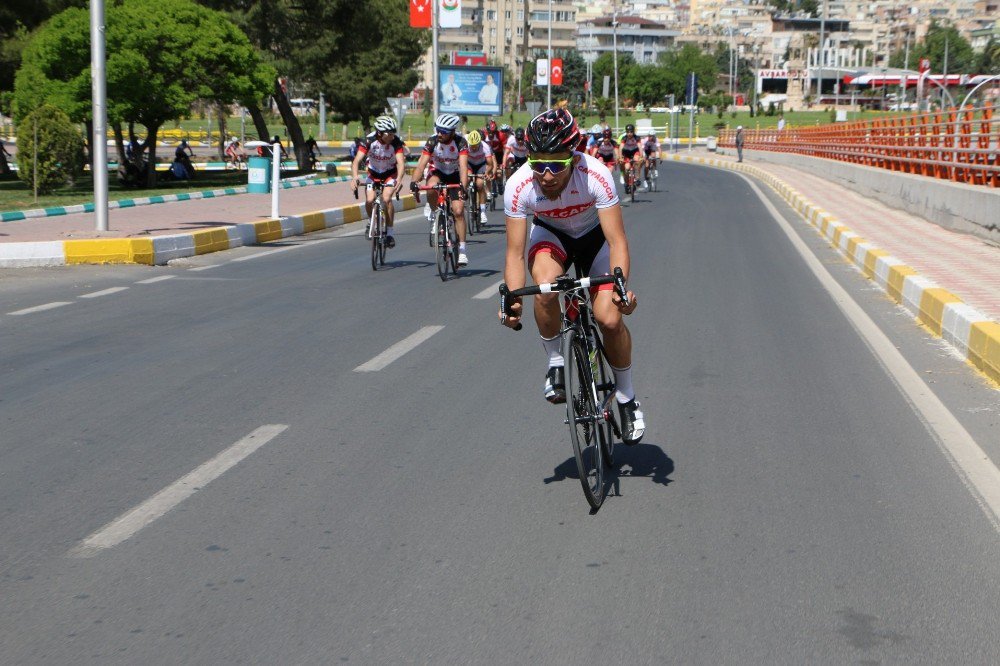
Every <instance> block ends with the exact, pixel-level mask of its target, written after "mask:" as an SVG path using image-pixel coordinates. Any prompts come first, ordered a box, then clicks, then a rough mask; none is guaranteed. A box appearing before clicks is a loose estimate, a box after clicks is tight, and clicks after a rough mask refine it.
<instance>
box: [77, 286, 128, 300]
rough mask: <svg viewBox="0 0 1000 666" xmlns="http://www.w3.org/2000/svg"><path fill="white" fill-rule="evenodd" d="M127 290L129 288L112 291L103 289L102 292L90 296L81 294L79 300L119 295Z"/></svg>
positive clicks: (112, 288)
mask: <svg viewBox="0 0 1000 666" xmlns="http://www.w3.org/2000/svg"><path fill="white" fill-rule="evenodd" d="M126 289H128V287H111V288H110V289H102V290H101V291H92V292H90V293H89V294H81V295H80V296H79V297H78V298H99V297H101V296H107V295H109V294H117V293H118V292H119V291H125V290H126Z"/></svg>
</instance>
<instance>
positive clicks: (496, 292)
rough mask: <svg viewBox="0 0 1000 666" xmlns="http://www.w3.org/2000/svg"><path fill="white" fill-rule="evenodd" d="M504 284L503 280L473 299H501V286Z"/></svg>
mask: <svg viewBox="0 0 1000 666" xmlns="http://www.w3.org/2000/svg"><path fill="white" fill-rule="evenodd" d="M502 284H503V280H500V281H499V282H497V283H496V284H494V285H492V286H490V287H486V289H483V290H482V291H481V292H479V293H478V294H476V295H475V296H473V298H474V299H476V300H480V301H485V300H486V299H489V298H500V285H502Z"/></svg>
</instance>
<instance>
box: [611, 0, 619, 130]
mask: <svg viewBox="0 0 1000 666" xmlns="http://www.w3.org/2000/svg"><path fill="white" fill-rule="evenodd" d="M611 48H612V54H613V58H614V64H615V131H618V3H616V2H614V0H612V2H611Z"/></svg>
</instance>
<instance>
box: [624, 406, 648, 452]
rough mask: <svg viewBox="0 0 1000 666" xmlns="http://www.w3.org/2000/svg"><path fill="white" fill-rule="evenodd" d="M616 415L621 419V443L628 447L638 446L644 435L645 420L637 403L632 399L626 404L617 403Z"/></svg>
mask: <svg viewBox="0 0 1000 666" xmlns="http://www.w3.org/2000/svg"><path fill="white" fill-rule="evenodd" d="M618 413H619V414H620V415H621V419H622V420H621V428H622V441H623V442H625V443H626V444H628V445H629V446H634V445H636V444H638V443H639V442H640V441H642V436H643V435H644V434H645V433H646V420H645V418H644V417H643V414H642V410H640V409H639V402H638V401H637V400H636V399H635V398H632V399H631V400H629V401H628V402H626V403H618Z"/></svg>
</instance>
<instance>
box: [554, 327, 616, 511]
mask: <svg viewBox="0 0 1000 666" xmlns="http://www.w3.org/2000/svg"><path fill="white" fill-rule="evenodd" d="M562 352H563V358H564V359H565V360H566V372H565V376H566V417H567V423H568V424H569V436H570V441H571V442H572V444H573V456H574V457H575V458H576V469H577V472H578V473H579V474H580V485H581V486H583V495H584V497H586V498H587V503H588V504H590V506H591V507H592V508H594V509H599V508H601V504H602V503H603V502H604V460H603V458H604V451H605V450H606V449H607V446H606V445H605V444H604V443H603V441H602V440H603V439H604V432H603V430H604V429H603V428H602V427H601V425H602V424H601V422H600V420H599V416H598V415H599V412H598V409H599V408H598V405H597V397H596V393H595V387H594V381H593V375H592V373H591V369H590V358H589V356H588V354H587V347H586V343H585V341H584V339H583V338H582V336H581V335H579V332H578V331H577V330H575V329H573V330H569V331H566V333H564V334H563V344H562Z"/></svg>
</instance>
